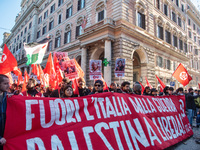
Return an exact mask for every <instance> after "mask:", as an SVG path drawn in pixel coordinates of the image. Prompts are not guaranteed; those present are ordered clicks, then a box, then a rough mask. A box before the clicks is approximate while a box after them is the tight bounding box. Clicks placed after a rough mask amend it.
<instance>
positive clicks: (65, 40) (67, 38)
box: [64, 24, 71, 44]
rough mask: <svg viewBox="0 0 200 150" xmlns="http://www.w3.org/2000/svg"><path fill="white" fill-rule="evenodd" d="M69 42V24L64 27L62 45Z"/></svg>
mask: <svg viewBox="0 0 200 150" xmlns="http://www.w3.org/2000/svg"><path fill="white" fill-rule="evenodd" d="M70 42H71V24H67V25H66V26H65V35H64V44H66V43H70Z"/></svg>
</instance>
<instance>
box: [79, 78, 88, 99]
mask: <svg viewBox="0 0 200 150" xmlns="http://www.w3.org/2000/svg"><path fill="white" fill-rule="evenodd" d="M78 91H79V95H80V96H86V95H88V94H89V93H90V92H91V91H90V90H89V89H88V88H86V87H85V80H84V78H81V77H80V78H78Z"/></svg>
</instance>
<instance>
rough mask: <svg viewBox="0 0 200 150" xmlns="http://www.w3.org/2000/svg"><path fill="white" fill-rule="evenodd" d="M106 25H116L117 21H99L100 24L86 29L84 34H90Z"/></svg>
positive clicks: (109, 19) (107, 19)
mask: <svg viewBox="0 0 200 150" xmlns="http://www.w3.org/2000/svg"><path fill="white" fill-rule="evenodd" d="M104 24H110V25H113V26H114V25H115V21H114V20H113V19H111V18H106V19H104V20H102V21H99V22H98V23H96V24H94V25H91V26H90V27H88V28H86V29H85V30H84V32H85V33H86V32H89V31H91V30H94V29H96V28H99V27H100V26H102V25H104Z"/></svg>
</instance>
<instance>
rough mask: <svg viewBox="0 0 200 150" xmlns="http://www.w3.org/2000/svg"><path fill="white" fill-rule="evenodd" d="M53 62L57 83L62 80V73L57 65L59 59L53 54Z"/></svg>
mask: <svg viewBox="0 0 200 150" xmlns="http://www.w3.org/2000/svg"><path fill="white" fill-rule="evenodd" d="M53 62H54V68H55V71H56V75H57V82H58V83H57V84H59V83H60V82H62V79H63V74H62V70H61V68H60V65H59V61H58V59H57V57H56V56H55V55H54V59H53Z"/></svg>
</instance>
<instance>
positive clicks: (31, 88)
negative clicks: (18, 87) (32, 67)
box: [22, 78, 42, 97]
mask: <svg viewBox="0 0 200 150" xmlns="http://www.w3.org/2000/svg"><path fill="white" fill-rule="evenodd" d="M36 85H37V81H36V80H35V79H33V78H30V79H29V80H28V83H27V85H26V89H27V90H26V91H24V92H22V96H31V97H42V93H40V92H38V91H37V90H36V89H35V86H36Z"/></svg>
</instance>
